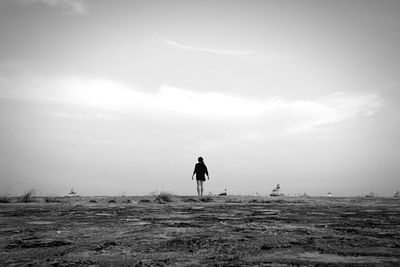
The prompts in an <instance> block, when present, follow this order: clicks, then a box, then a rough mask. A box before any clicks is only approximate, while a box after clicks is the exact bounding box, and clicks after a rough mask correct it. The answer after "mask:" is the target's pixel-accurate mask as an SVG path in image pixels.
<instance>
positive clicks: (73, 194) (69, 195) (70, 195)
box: [65, 188, 79, 197]
mask: <svg viewBox="0 0 400 267" xmlns="http://www.w3.org/2000/svg"><path fill="white" fill-rule="evenodd" d="M65 196H66V197H79V195H78V194H77V193H76V192H75V191H74V189H73V188H71V191H70V192H69V193H68V194H66V195H65Z"/></svg>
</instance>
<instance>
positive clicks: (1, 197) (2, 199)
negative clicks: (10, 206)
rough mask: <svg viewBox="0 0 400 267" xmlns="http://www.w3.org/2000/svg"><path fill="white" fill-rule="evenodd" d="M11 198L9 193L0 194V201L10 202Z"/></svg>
mask: <svg viewBox="0 0 400 267" xmlns="http://www.w3.org/2000/svg"><path fill="white" fill-rule="evenodd" d="M10 202H11V199H10V198H9V197H8V196H7V195H2V196H0V203H10Z"/></svg>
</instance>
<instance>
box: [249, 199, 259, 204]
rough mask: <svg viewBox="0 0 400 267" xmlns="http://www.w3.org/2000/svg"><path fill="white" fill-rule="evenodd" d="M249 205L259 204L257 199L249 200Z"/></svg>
mask: <svg viewBox="0 0 400 267" xmlns="http://www.w3.org/2000/svg"><path fill="white" fill-rule="evenodd" d="M249 203H260V201H259V200H258V199H250V200H249Z"/></svg>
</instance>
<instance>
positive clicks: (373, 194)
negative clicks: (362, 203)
mask: <svg viewBox="0 0 400 267" xmlns="http://www.w3.org/2000/svg"><path fill="white" fill-rule="evenodd" d="M365 197H378V195H377V194H375V193H374V192H373V191H371V193H369V194H366V195H365Z"/></svg>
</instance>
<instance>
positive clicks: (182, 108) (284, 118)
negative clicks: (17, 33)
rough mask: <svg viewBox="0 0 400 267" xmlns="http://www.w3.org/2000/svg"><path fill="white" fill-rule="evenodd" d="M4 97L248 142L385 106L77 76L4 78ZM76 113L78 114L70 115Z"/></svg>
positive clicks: (354, 97)
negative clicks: (187, 123)
mask: <svg viewBox="0 0 400 267" xmlns="http://www.w3.org/2000/svg"><path fill="white" fill-rule="evenodd" d="M0 97H2V98H13V99H21V100H27V101H42V102H51V103H59V104H65V105H78V106H85V107H93V108H96V109H99V110H102V111H110V112H111V113H112V112H115V111H117V112H124V113H127V114H136V115H140V116H148V115H157V116H158V117H164V116H170V117H171V118H176V119H178V120H179V119H183V120H185V119H190V120H193V119H200V120H204V121H207V122H217V123H219V124H220V123H223V124H232V125H242V126H243V128H246V131H247V132H248V134H247V135H246V134H245V135H244V136H243V139H246V140H259V139H262V133H263V132H281V133H282V132H285V133H290V134H297V133H304V132H310V131H313V130H316V129H318V128H319V127H321V126H323V125H330V124H336V123H340V122H344V121H348V120H352V119H357V118H362V117H369V116H372V115H374V114H375V113H376V112H377V111H378V110H379V107H380V105H381V101H380V97H379V95H378V94H376V93H364V92H359V93H346V92H335V93H333V94H329V95H325V96H323V97H321V98H318V99H298V100H288V99H284V98H282V97H273V98H264V99H262V98H250V97H245V96H240V95H233V94H228V93H222V92H195V91H190V90H185V89H181V88H175V87H171V86H168V85H164V86H162V87H160V88H159V90H157V91H152V92H147V91H144V90H142V89H140V88H132V87H128V86H125V85H123V84H121V83H117V82H114V81H110V80H105V79H87V78H82V77H76V76H75V77H74V76H73V77H60V78H46V77H26V76H24V77H19V78H5V77H0ZM58 115H60V114H58ZM61 115H62V116H68V114H61ZM74 116H77V115H76V114H75V115H74V114H72V115H71V116H70V117H74ZM102 116H103V115H102ZM104 116H108V115H107V114H104ZM157 116H155V117H157ZM108 117H110V116H108ZM111 118H112V116H111Z"/></svg>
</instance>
